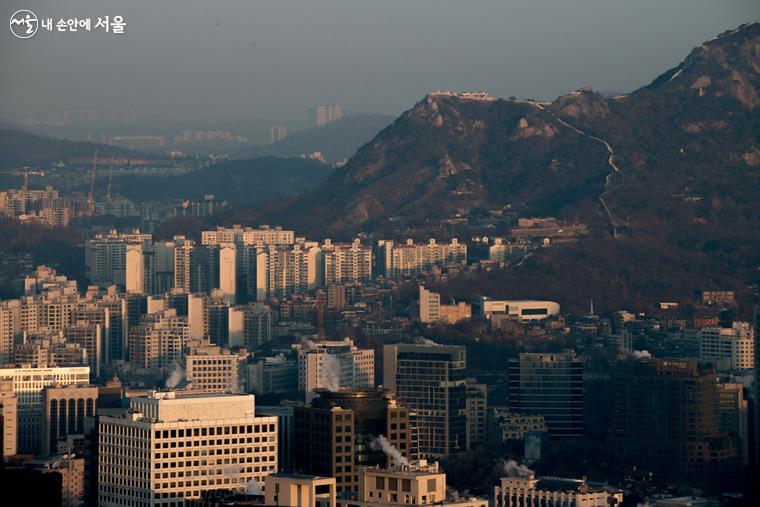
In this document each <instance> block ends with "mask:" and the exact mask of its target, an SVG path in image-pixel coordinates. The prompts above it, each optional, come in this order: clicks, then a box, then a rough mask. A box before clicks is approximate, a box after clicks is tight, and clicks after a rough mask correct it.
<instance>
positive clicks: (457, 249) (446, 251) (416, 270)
mask: <svg viewBox="0 0 760 507" xmlns="http://www.w3.org/2000/svg"><path fill="white" fill-rule="evenodd" d="M377 257H378V271H379V274H382V275H384V276H385V277H386V278H405V277H416V276H417V275H419V274H422V273H426V272H428V271H430V270H431V269H432V268H433V267H435V266H444V265H451V264H464V263H466V262H467V245H465V244H464V243H460V242H459V240H457V239H456V238H453V239H452V240H451V242H449V243H438V242H436V240H435V239H430V240H429V241H428V242H427V243H426V244H415V243H414V241H413V240H411V239H408V240H406V243H404V244H396V243H395V242H393V241H392V240H380V241H378V243H377Z"/></svg>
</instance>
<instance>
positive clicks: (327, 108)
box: [309, 104, 343, 128]
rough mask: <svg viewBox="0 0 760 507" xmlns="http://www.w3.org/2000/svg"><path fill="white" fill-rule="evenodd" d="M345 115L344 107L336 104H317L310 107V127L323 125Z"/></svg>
mask: <svg viewBox="0 0 760 507" xmlns="http://www.w3.org/2000/svg"><path fill="white" fill-rule="evenodd" d="M342 117H343V109H342V108H341V107H340V106H336V105H334V104H333V105H319V104H318V105H316V106H314V107H312V108H310V109H309V127H311V128H314V127H321V126H322V125H325V124H327V123H330V122H331V121H335V120H339V119H340V118H342Z"/></svg>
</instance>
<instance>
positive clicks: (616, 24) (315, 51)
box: [0, 0, 760, 125]
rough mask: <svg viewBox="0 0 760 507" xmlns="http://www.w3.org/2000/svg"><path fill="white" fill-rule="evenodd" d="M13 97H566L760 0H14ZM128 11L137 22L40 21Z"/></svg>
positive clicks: (673, 49) (69, 102)
mask: <svg viewBox="0 0 760 507" xmlns="http://www.w3.org/2000/svg"><path fill="white" fill-rule="evenodd" d="M2 4H3V7H4V9H2V12H3V16H5V18H4V21H3V26H4V29H3V32H4V33H3V34H2V36H1V37H0V43H1V45H0V92H1V93H0V111H11V110H18V109H28V108H39V109H45V108H80V107H87V108H100V109H131V110H134V111H135V112H136V113H137V114H138V115H142V116H145V115H146V114H150V113H154V114H155V116H156V117H160V118H190V119H192V120H193V121H197V122H209V123H213V124H216V123H220V122H226V121H230V120H236V121H239V120H241V119H250V120H251V121H252V122H259V121H260V122H270V123H280V122H282V123H286V124H293V125H297V124H304V123H305V122H306V110H307V108H308V107H309V105H311V104H315V103H338V104H341V105H343V106H344V108H346V109H347V110H349V111H354V112H360V111H364V112H383V113H390V114H396V113H399V112H401V111H403V110H404V109H407V108H408V107H410V106H411V105H412V104H413V103H414V102H416V101H417V100H419V99H420V98H421V97H422V96H423V95H424V94H425V92H427V91H428V90H431V89H455V90H462V89H470V90H487V91H489V92H491V94H493V95H497V96H510V95H516V96H522V97H527V96H532V97H538V98H553V97H555V96H557V95H560V94H562V93H565V92H567V91H570V90H572V89H575V88H578V87H581V86H591V87H593V88H596V89H602V90H616V91H629V90H631V89H634V88H637V87H638V86H641V85H643V84H645V83H647V82H649V81H650V80H651V79H653V78H654V77H655V76H657V75H658V74H660V73H661V72H663V71H665V70H666V69H668V68H670V67H672V66H674V65H675V64H677V63H678V62H679V61H680V60H681V59H682V58H684V57H685V56H686V54H687V53H688V52H689V50H690V49H691V48H693V47H694V46H696V45H698V44H699V43H701V42H702V41H703V40H705V39H708V38H710V37H712V36H713V35H715V34H717V33H719V32H721V31H724V30H728V29H731V28H734V27H736V26H737V25H739V24H741V23H744V22H747V21H753V20H758V19H760V0H458V1H449V0H215V1H212V0H121V1H115V0H3V1H2ZM21 8H26V9H31V10H33V11H35V13H36V14H37V15H38V16H39V17H40V18H47V17H53V18H56V19H58V18H60V17H67V18H68V17H98V16H104V15H111V16H114V15H123V16H124V17H125V18H126V20H127V34H126V35H121V36H118V35H106V34H103V33H93V32H90V33H88V32H81V31H80V32H77V33H57V32H47V31H45V30H42V29H41V30H40V31H39V33H38V34H37V35H36V36H35V37H33V38H32V39H28V40H17V39H14V38H13V37H12V35H11V33H10V31H9V28H8V26H9V25H8V19H9V18H10V15H11V13H12V12H14V11H15V10H16V9H21Z"/></svg>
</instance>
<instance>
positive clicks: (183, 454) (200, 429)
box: [98, 392, 277, 507]
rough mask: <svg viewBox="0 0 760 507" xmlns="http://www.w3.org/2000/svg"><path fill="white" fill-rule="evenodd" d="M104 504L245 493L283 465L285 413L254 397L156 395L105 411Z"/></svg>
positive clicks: (101, 443) (181, 501)
mask: <svg viewBox="0 0 760 507" xmlns="http://www.w3.org/2000/svg"><path fill="white" fill-rule="evenodd" d="M98 452H99V459H100V461H99V463H98V481H99V482H98V499H99V502H98V504H99V505H100V506H101V507H108V506H135V507H137V506H140V507H142V506H145V507H148V506H183V505H185V500H186V499H198V498H200V497H201V493H202V492H203V491H209V490H214V489H229V490H237V491H240V492H244V491H246V490H247V489H248V488H249V487H251V486H256V487H257V488H258V487H260V486H261V485H263V484H264V480H265V478H266V476H268V475H270V474H272V473H275V472H276V471H277V417H255V416H254V397H253V396H251V395H240V396H236V395H224V394H206V395H178V394H176V393H174V392H162V393H154V394H152V395H151V396H149V397H144V398H132V399H131V401H130V413H129V414H128V415H127V416H122V417H107V416H106V417H101V418H100V425H99V435H98Z"/></svg>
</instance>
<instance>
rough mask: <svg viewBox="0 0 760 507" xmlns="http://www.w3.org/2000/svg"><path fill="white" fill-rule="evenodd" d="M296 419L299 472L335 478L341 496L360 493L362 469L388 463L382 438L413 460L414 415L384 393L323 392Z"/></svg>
mask: <svg viewBox="0 0 760 507" xmlns="http://www.w3.org/2000/svg"><path fill="white" fill-rule="evenodd" d="M293 417H294V423H293V432H294V460H295V469H296V471H299V472H303V473H308V474H315V475H322V476H325V477H335V479H336V482H337V487H338V491H339V492H340V491H349V492H356V491H358V486H359V484H358V482H359V476H358V475H359V468H360V467H363V466H375V465H376V466H387V465H388V464H389V461H390V458H389V456H388V455H387V454H386V453H385V452H384V451H383V446H382V445H380V443H379V442H380V437H384V438H385V441H384V445H386V449H387V448H388V447H387V446H390V445H392V446H394V447H395V448H396V449H397V450H398V452H399V453H400V455H402V456H404V457H405V458H406V459H412V458H413V457H414V443H415V442H414V436H415V435H414V428H413V421H412V414H410V411H409V409H408V408H407V407H404V406H402V405H399V404H397V403H396V401H395V399H394V398H393V397H392V396H390V395H389V394H388V393H387V392H385V391H382V390H376V389H365V390H357V389H341V390H339V391H334V392H331V391H326V390H320V391H319V397H318V398H315V399H314V400H313V401H312V403H311V406H310V407H296V408H295V410H294V415H293ZM376 439H377V440H376ZM373 442H375V444H374V445H373Z"/></svg>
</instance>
